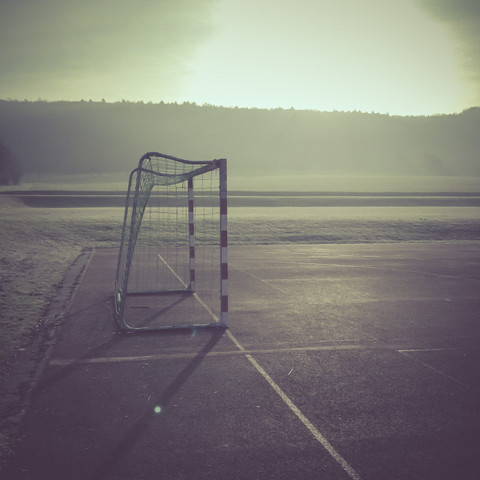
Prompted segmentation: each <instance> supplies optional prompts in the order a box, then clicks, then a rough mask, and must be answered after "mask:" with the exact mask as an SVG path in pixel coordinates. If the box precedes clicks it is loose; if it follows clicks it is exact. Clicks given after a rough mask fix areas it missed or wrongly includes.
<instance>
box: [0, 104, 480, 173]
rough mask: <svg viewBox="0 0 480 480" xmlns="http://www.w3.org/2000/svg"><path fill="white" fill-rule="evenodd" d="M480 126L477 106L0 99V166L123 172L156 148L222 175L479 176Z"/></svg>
mask: <svg viewBox="0 0 480 480" xmlns="http://www.w3.org/2000/svg"><path fill="white" fill-rule="evenodd" d="M479 126H480V108H471V109H469V110H466V111H464V112H462V113H459V114H452V115H436V116H425V117H413V116H412V117H400V116H389V115H383V114H373V113H361V112H318V111H309V110H293V109H290V110H284V109H273V110H264V109H245V108H223V107H215V106H212V105H203V106H199V105H195V104H192V103H184V104H165V103H160V104H151V103H131V102H126V101H123V102H118V103H106V102H84V101H81V102H45V101H37V102H27V101H24V102H19V101H0V138H2V139H3V145H4V147H3V148H4V150H5V149H7V150H8V151H9V152H10V154H8V155H6V154H2V160H1V162H2V163H1V164H0V168H1V169H2V171H6V170H8V169H10V171H11V169H12V165H16V166H15V168H18V170H15V168H14V170H15V171H16V172H17V173H16V175H17V176H15V175H14V176H13V177H14V178H17V177H18V174H19V173H18V172H21V171H23V172H24V173H38V174H42V173H43V174H54V173H59V174H77V173H105V172H120V171H122V172H124V171H130V170H132V169H133V168H134V167H135V165H136V162H137V160H138V158H139V157H140V156H141V155H142V154H143V153H145V152H147V151H159V152H162V153H167V154H170V155H174V156H178V157H181V158H187V159H192V160H202V159H212V158H219V157H226V158H228V160H229V173H230V174H231V175H245V174H248V175H269V174H271V175H290V174H302V175H305V174H307V175H308V174H315V175H322V174H326V175H332V174H334V175H336V174H338V175H342V174H349V175H355V174H366V175H464V176H480V136H479V135H478V131H479ZM4 150H2V152H3V151H4ZM13 154H14V155H13ZM4 157H5V158H7V157H8V158H10V160H8V161H4V160H3V158H4ZM14 157H15V158H16V159H17V160H16V161H13V160H12V158H14ZM7 164H8V165H10V166H9V167H8V168H7V167H6V165H7ZM19 165H21V168H22V170H20V167H19ZM2 175H3V176H4V175H5V174H4V173H2ZM0 178H4V177H0ZM9 178H10V177H9ZM10 181H12V180H10ZM13 181H15V180H13Z"/></svg>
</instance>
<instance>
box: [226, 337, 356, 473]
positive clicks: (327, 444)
mask: <svg viewBox="0 0 480 480" xmlns="http://www.w3.org/2000/svg"><path fill="white" fill-rule="evenodd" d="M227 336H228V337H229V338H230V340H232V342H233V343H234V344H235V346H236V347H237V348H238V349H239V350H240V351H242V352H246V350H245V348H244V347H243V345H242V344H241V343H240V342H239V341H238V340H237V339H236V337H234V335H233V333H232V332H231V331H230V330H227ZM245 356H246V358H247V359H248V360H249V361H250V363H251V364H252V365H253V366H254V367H255V369H256V370H257V371H258V373H260V375H262V377H263V378H264V379H265V380H266V381H267V382H268V384H269V385H270V386H271V387H272V388H273V390H274V391H275V393H277V394H278V396H279V397H280V398H281V399H282V400H283V401H284V402H285V404H286V405H287V406H288V408H290V410H291V411H292V412H293V413H294V414H295V415H296V416H297V418H298V419H299V420H300V421H301V422H302V423H303V425H305V427H306V428H307V429H308V431H309V432H310V433H311V434H312V435H313V436H314V437H315V439H316V440H317V441H318V442H319V443H320V444H321V445H322V446H323V448H325V450H327V452H328V453H329V454H330V456H331V457H332V458H333V459H334V460H335V461H336V462H337V463H338V464H339V465H340V466H341V467H342V468H343V469H344V470H345V471H346V472H347V473H348V475H349V476H350V478H352V479H353V480H361V477H360V475H358V473H357V472H356V471H355V470H354V469H353V468H352V467H351V466H350V465H349V464H348V462H347V461H346V460H345V459H344V458H343V457H342V456H341V455H340V454H339V453H338V452H337V451H336V450H335V448H334V447H333V445H332V444H331V443H330V442H329V441H328V440H327V439H326V438H325V437H324V436H323V435H322V434H321V433H320V432H319V431H318V430H317V429H316V428H315V426H314V425H313V424H312V423H311V422H310V420H309V419H308V418H307V417H306V416H305V415H304V414H303V413H302V412H301V411H300V409H299V408H298V407H297V406H296V405H295V404H294V403H293V402H292V400H290V398H289V397H288V395H287V394H286V393H285V392H284V391H283V390H282V389H281V388H280V387H279V386H278V385H277V384H276V383H275V381H274V380H273V379H272V377H270V375H269V374H268V373H267V372H266V371H265V370H264V369H263V368H262V367H261V366H260V365H259V363H258V362H257V361H256V360H255V359H254V358H253V357H252V356H251V355H250V354H249V353H247V354H246V355H245Z"/></svg>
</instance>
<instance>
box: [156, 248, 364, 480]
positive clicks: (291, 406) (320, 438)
mask: <svg viewBox="0 0 480 480" xmlns="http://www.w3.org/2000/svg"><path fill="white" fill-rule="evenodd" d="M157 255H158V257H159V259H160V260H161V261H162V262H163V263H164V264H165V266H166V267H167V268H168V269H169V270H170V271H171V272H172V273H173V275H174V276H175V278H177V280H178V281H179V282H180V283H181V284H182V285H183V286H184V287H185V288H188V285H187V284H186V283H185V282H184V281H183V280H182V278H181V277H180V276H179V275H178V274H177V273H176V272H175V271H174V270H173V269H172V267H171V266H170V265H169V264H168V263H167V262H166V260H165V259H164V258H163V257H162V256H161V255H160V254H157ZM193 296H194V297H195V299H196V300H197V301H198V302H199V303H200V305H202V306H203V307H204V308H205V309H206V310H207V312H208V313H209V314H210V315H211V316H212V318H213V319H214V320H215V321H216V322H218V321H219V319H218V317H217V316H216V315H215V314H214V313H213V312H212V311H211V310H210V308H208V306H207V305H206V304H205V302H203V300H202V299H201V298H200V297H199V296H198V295H197V294H196V293H194V294H193ZM226 333H227V336H228V338H230V340H231V341H232V342H233V344H234V345H235V346H236V347H237V348H238V350H240V352H241V353H243V354H244V355H245V357H246V358H247V359H248V361H249V362H250V363H251V364H252V365H253V366H254V367H255V369H256V370H257V372H258V373H259V374H260V375H261V376H262V377H263V378H264V379H265V380H266V381H267V383H268V384H269V385H270V387H272V389H273V390H274V392H275V393H276V394H277V395H278V396H279V397H280V398H281V399H282V400H283V402H284V403H285V404H286V405H287V406H288V408H289V409H290V410H291V411H292V412H293V413H294V414H295V415H296V417H297V418H298V419H299V420H300V421H301V422H302V423H303V425H304V426H305V427H306V428H307V430H308V431H309V432H310V433H311V434H312V435H313V436H314V437H315V439H316V440H317V441H318V442H319V443H320V444H321V445H322V447H323V448H324V449H325V450H326V451H327V452H328V453H329V455H330V456H331V457H332V458H333V459H334V460H335V461H336V462H337V463H338V464H339V465H340V466H341V467H342V468H343V470H344V471H345V472H346V473H347V474H348V475H349V477H350V478H351V479H352V480H361V477H360V475H359V474H358V473H357V472H356V471H355V470H354V469H353V468H352V467H351V466H350V465H349V463H348V462H347V461H346V460H345V459H344V458H343V457H342V456H341V455H340V453H338V452H337V450H336V449H335V448H334V446H333V445H332V444H331V443H330V442H329V441H328V440H327V439H326V438H325V437H324V436H323V435H322V434H321V433H320V432H319V431H318V430H317V428H316V427H315V425H313V423H312V422H310V420H309V419H308V418H307V417H306V416H305V415H304V414H303V413H302V411H301V410H300V409H299V408H298V407H297V406H296V405H295V404H294V403H293V401H292V400H291V399H290V397H289V396H288V395H287V394H286V393H285V392H284V391H283V390H282V389H281V388H280V387H279V386H278V385H277V383H276V382H275V381H274V380H273V378H272V377H271V376H270V375H269V374H268V373H267V372H266V371H265V370H264V369H263V367H262V366H261V365H260V364H259V363H258V362H257V361H256V360H255V359H254V358H253V356H252V355H251V354H250V353H248V351H247V350H246V349H245V347H244V346H243V345H242V344H241V343H240V342H239V341H238V340H237V338H236V337H235V336H234V335H233V333H232V332H230V330H227V331H226Z"/></svg>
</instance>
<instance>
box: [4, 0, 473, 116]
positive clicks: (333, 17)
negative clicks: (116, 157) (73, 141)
mask: <svg viewBox="0 0 480 480" xmlns="http://www.w3.org/2000/svg"><path fill="white" fill-rule="evenodd" d="M479 45H480V1H479V0H295V1H293V0H1V2H0V98H3V99H7V98H14V99H19V100H23V99H24V98H27V99H29V100H36V99H38V98H43V99H47V100H62V99H63V100H80V99H85V100H89V99H92V100H101V99H102V98H104V99H105V100H107V101H117V100H121V99H125V100H131V101H138V100H143V101H147V102H148V101H152V102H159V101H161V100H163V101H165V102H173V101H177V102H183V101H192V102H196V103H199V104H203V103H211V104H215V105H225V106H240V107H261V108H263V107H267V108H276V107H282V108H290V107H294V108H296V109H315V110H326V111H331V110H347V111H351V110H360V111H364V112H370V111H374V112H380V113H387V112H388V113H390V114H399V115H417V114H433V113H450V112H459V111H461V110H463V109H465V108H468V107H470V106H474V105H480V48H479V47H478V46H479Z"/></svg>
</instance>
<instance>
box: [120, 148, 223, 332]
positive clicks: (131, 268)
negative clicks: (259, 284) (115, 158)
mask: <svg viewBox="0 0 480 480" xmlns="http://www.w3.org/2000/svg"><path fill="white" fill-rule="evenodd" d="M227 282H228V261H227V163H226V160H225V159H218V160H209V161H190V160H183V159H181V158H176V157H172V156H169V155H164V154H161V153H157V152H150V153H146V154H145V155H143V156H142V157H141V159H140V160H139V163H138V167H137V168H136V169H134V170H133V171H132V173H131V174H130V178H129V184H128V192H127V197H126V204H125V216H124V222H123V230H122V237H121V242H120V250H119V255H118V264H117V272H116V278H115V291H114V314H115V319H116V322H117V323H118V325H119V327H120V328H121V329H122V330H134V331H139V330H140V331H145V330H163V329H172V328H196V327H212V326H217V327H227V315H228V291H227Z"/></svg>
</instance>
